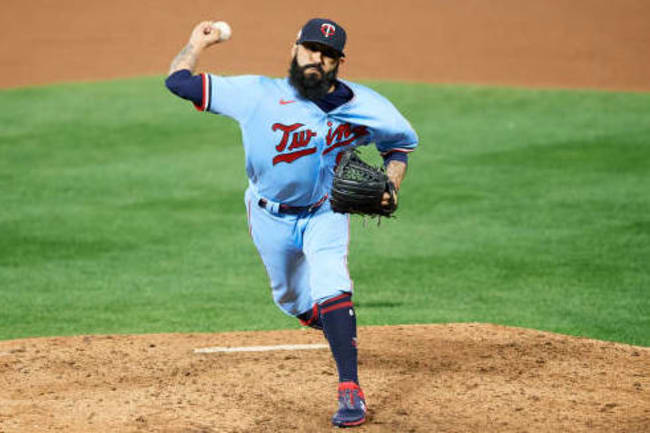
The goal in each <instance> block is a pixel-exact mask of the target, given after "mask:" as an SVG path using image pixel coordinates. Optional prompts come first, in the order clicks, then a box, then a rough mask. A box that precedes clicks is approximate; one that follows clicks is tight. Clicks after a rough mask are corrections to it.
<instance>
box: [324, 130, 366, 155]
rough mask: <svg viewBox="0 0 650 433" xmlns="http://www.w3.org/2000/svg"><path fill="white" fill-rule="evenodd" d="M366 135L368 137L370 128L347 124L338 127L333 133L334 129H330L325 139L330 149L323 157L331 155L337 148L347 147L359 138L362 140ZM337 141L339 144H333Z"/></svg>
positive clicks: (325, 151) (326, 150)
mask: <svg viewBox="0 0 650 433" xmlns="http://www.w3.org/2000/svg"><path fill="white" fill-rule="evenodd" d="M364 135H368V128H366V127H365V126H361V125H359V126H350V124H349V123H345V124H343V125H339V126H337V127H336V129H335V130H334V131H333V132H332V128H330V130H329V131H328V132H327V137H325V141H326V143H327V146H329V147H328V148H327V149H325V150H324V151H323V155H326V154H328V153H330V152H331V151H332V150H334V149H336V148H339V147H343V146H347V145H348V144H350V143H352V142H353V141H355V140H356V139H357V138H361V137H363V136H364ZM335 139H336V140H337V143H336V144H332V143H334V140H335Z"/></svg>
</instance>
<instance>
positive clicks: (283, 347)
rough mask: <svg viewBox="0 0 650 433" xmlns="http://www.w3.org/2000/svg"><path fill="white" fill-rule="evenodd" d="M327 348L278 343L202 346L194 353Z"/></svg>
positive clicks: (324, 347)
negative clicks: (274, 344)
mask: <svg viewBox="0 0 650 433" xmlns="http://www.w3.org/2000/svg"><path fill="white" fill-rule="evenodd" d="M327 348H329V346H328V345H327V344H280V345H277V346H241V347H204V348H201V349H194V353H218V352H273V351H276V350H316V349H327Z"/></svg>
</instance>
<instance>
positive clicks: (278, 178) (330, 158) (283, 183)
mask: <svg viewBox="0 0 650 433" xmlns="http://www.w3.org/2000/svg"><path fill="white" fill-rule="evenodd" d="M203 80H204V98H203V106H202V107H200V108H201V109H202V110H205V111H210V112H212V113H217V114H223V115H225V116H228V117H231V118H233V119H235V120H236V121H237V122H239V124H240V127H241V130H242V138H243V144H244V150H245V154H246V173H247V174H248V178H249V181H250V185H251V188H252V189H253V190H254V191H255V193H256V194H257V195H258V196H260V197H264V198H266V199H268V200H270V201H272V202H277V203H284V204H288V205H291V206H307V205H310V204H312V203H314V202H317V201H318V200H319V199H321V198H322V197H323V196H324V195H325V194H327V192H328V191H329V189H330V187H331V184H332V178H333V175H334V167H335V165H336V162H337V161H336V157H337V155H338V154H339V152H340V151H342V150H344V149H349V148H352V147H356V146H361V145H366V144H369V143H373V142H374V143H375V144H376V146H377V149H378V150H379V152H381V153H382V154H386V153H389V152H393V151H400V152H410V151H412V150H414V149H415V147H416V146H417V141H418V138H417V135H416V133H415V131H414V130H413V128H412V127H411V125H410V124H409V122H408V121H407V120H406V119H405V118H404V117H403V116H402V115H401V114H400V113H399V111H397V109H396V108H395V107H394V106H393V104H391V103H390V102H389V101H388V100H387V99H386V98H384V97H383V96H381V95H379V94H378V93H377V92H375V91H373V90H371V89H369V88H367V87H365V86H361V85H359V84H355V83H351V82H347V81H342V80H341V81H342V82H343V83H344V84H346V85H347V86H348V87H349V88H350V89H351V90H352V92H353V93H354V97H353V98H352V100H350V101H349V102H348V103H346V104H343V105H341V106H339V107H338V108H336V109H334V110H333V111H330V112H329V113H326V112H324V111H323V110H322V109H321V108H319V107H318V106H317V105H316V104H314V103H313V102H311V101H308V100H305V99H301V98H300V97H299V96H298V93H297V92H296V90H295V89H294V88H293V87H292V86H291V85H290V84H289V82H288V79H272V78H267V77H263V76H255V75H244V76H234V77H220V76H215V75H211V74H203Z"/></svg>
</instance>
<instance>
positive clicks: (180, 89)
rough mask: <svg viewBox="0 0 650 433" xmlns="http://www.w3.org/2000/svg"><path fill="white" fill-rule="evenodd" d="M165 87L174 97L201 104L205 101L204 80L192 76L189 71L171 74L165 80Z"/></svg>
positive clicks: (183, 70) (198, 76)
mask: <svg viewBox="0 0 650 433" xmlns="http://www.w3.org/2000/svg"><path fill="white" fill-rule="evenodd" d="M165 86H166V87H167V88H168V89H169V91H170V92H172V93H173V94H174V95H177V96H179V97H181V98H183V99H187V100H189V101H192V102H194V103H195V104H201V101H202V99H203V80H202V78H201V76H200V75H192V73H191V72H190V71H189V70H187V69H182V70H180V71H176V72H174V73H172V74H170V75H169V76H168V77H167V79H166V80H165Z"/></svg>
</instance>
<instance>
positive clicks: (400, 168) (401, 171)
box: [386, 161, 406, 191]
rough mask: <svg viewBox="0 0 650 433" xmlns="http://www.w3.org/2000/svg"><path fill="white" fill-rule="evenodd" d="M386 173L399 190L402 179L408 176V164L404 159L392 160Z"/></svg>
mask: <svg viewBox="0 0 650 433" xmlns="http://www.w3.org/2000/svg"><path fill="white" fill-rule="evenodd" d="M386 175H388V178H389V179H390V180H391V181H392V182H393V184H394V185H395V189H396V190H397V191H399V188H400V185H401V184H402V180H404V176H406V164H404V163H403V162H402V161H391V162H389V163H388V166H387V167H386Z"/></svg>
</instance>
